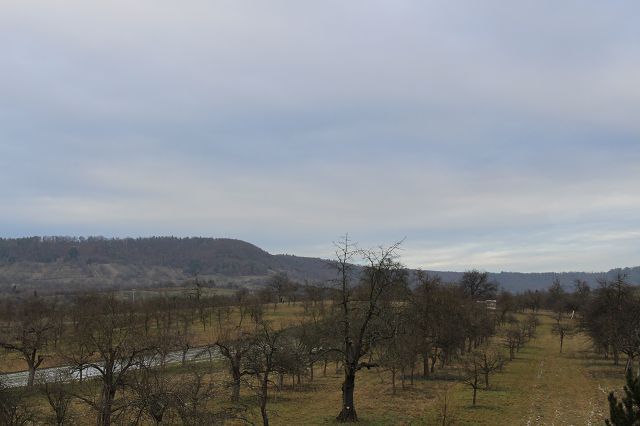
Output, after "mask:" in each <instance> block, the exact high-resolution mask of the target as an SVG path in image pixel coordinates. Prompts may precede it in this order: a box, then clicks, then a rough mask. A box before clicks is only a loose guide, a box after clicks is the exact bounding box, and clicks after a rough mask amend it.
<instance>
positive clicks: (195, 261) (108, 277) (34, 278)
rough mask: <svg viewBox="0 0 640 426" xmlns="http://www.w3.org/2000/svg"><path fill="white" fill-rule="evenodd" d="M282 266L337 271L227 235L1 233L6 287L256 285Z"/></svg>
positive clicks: (316, 273)
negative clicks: (10, 235) (7, 235)
mask: <svg viewBox="0 0 640 426" xmlns="http://www.w3.org/2000/svg"><path fill="white" fill-rule="evenodd" d="M277 272H286V273H287V274H288V275H289V277H291V278H292V279H295V280H298V281H305V280H307V281H326V280H327V279H330V278H332V277H333V276H334V273H333V272H332V270H331V268H330V267H329V266H328V262H327V261H326V260H322V259H318V258H307V257H298V256H290V255H272V254H269V253H267V252H266V251H264V250H262V249H260V248H258V247H256V246H255V245H253V244H250V243H247V242H244V241H240V240H233V239H226V238H175V237H152V238H135V239H134V238H125V239H108V238H102V237H89V238H70V237H31V238H18V239H0V292H1V291H3V290H4V291H6V290H8V289H9V290H10V289H12V288H14V287H20V288H22V289H25V288H26V289H39V290H43V291H44V290H48V289H54V288H55V289H60V288H64V289H68V290H73V289H83V288H91V287H93V288H113V287H116V288H117V287H120V288H131V287H149V286H164V285H170V284H180V283H182V282H184V281H186V280H189V279H193V277H195V276H196V275H197V276H198V277H199V278H201V279H203V280H214V281H215V282H217V283H218V284H222V285H224V284H253V285H258V284H260V283H263V282H264V281H266V280H267V279H268V277H269V276H270V275H272V274H275V273H277Z"/></svg>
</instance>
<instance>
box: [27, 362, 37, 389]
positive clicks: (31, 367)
mask: <svg viewBox="0 0 640 426" xmlns="http://www.w3.org/2000/svg"><path fill="white" fill-rule="evenodd" d="M35 378H36V367H35V366H34V365H32V364H29V379H28V380H27V387H28V388H29V389H31V388H32V387H33V382H34V381H35Z"/></svg>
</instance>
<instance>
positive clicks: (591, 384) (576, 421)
mask: <svg viewBox="0 0 640 426" xmlns="http://www.w3.org/2000/svg"><path fill="white" fill-rule="evenodd" d="M265 316H266V317H267V318H268V319H269V320H271V321H272V322H273V323H274V325H275V326H276V327H285V326H287V325H289V324H291V323H292V322H295V321H298V320H299V318H300V317H301V316H302V308H301V307H300V306H293V305H291V306H287V305H280V306H279V307H278V309H277V310H275V311H274V310H273V309H265ZM539 318H540V320H541V322H542V323H541V325H540V326H539V327H538V333H537V338H536V339H534V340H532V341H530V342H528V343H527V344H526V345H525V346H524V347H523V348H522V349H521V350H520V352H519V353H518V354H517V356H516V359H515V360H513V361H511V362H508V363H507V364H506V366H505V368H504V369H503V371H502V372H500V373H497V374H495V375H494V376H493V377H492V380H491V386H490V389H488V390H484V389H483V390H480V391H479V393H478V400H477V405H476V406H475V407H474V406H472V405H471V397H472V392H471V389H470V388H469V387H467V386H465V385H464V384H462V383H460V382H459V381H457V380H456V379H457V377H458V372H457V371H456V368H455V367H450V368H446V369H444V370H436V373H435V374H434V375H432V376H430V377H429V378H427V379H423V378H422V377H418V375H416V377H415V380H414V383H413V384H410V383H409V379H408V378H407V380H406V383H405V387H404V389H403V388H402V386H401V382H400V379H398V381H397V393H396V394H395V395H394V394H393V392H392V386H391V376H390V373H389V372H388V371H384V370H382V369H372V370H363V371H361V372H360V373H359V375H358V379H357V383H356V395H355V396H356V408H357V410H358V415H359V417H360V422H361V424H364V425H387V424H404V425H436V424H442V421H441V415H440V413H441V412H442V411H443V409H444V407H445V405H446V409H447V413H448V415H447V418H448V419H449V422H448V424H456V425H458V424H460V425H591V424H603V423H604V419H605V418H606V417H607V415H608V407H607V399H606V398H607V394H608V392H609V391H610V390H612V389H618V388H621V387H622V385H623V366H614V365H612V362H611V361H606V360H603V359H602V358H601V357H600V356H599V355H596V354H594V353H593V352H592V350H591V347H590V342H589V340H588V338H586V337H585V336H583V335H577V336H574V337H572V338H567V339H565V343H564V352H563V353H562V354H561V353H560V352H559V340H558V338H557V336H554V335H552V333H551V326H552V323H553V320H552V318H551V317H550V316H549V315H548V314H545V313H542V314H540V316H539ZM197 327H198V326H197V324H194V328H197ZM200 330H201V331H200V333H199V335H198V336H197V337H198V338H199V339H198V340H200V339H202V340H203V341H204V340H205V339H206V338H207V337H208V338H209V339H210V338H212V337H213V336H211V333H212V332H213V329H211V328H209V329H207V330H206V331H205V330H202V329H201V328H200ZM194 331H195V330H194ZM207 335H208V336H207ZM5 355H6V354H5ZM7 361H9V363H7ZM11 361H13V362H11ZM13 363H15V364H19V361H16V360H15V359H13V360H12V359H11V358H9V359H8V358H6V357H5V358H4V360H3V364H5V365H4V366H3V367H4V369H5V370H6V369H8V368H7V364H13ZM207 365H208V363H203V364H202V365H200V367H199V368H206V369H207V370H208V371H212V375H211V378H212V379H213V380H215V381H216V382H218V383H219V382H222V381H224V380H226V369H225V367H224V365H223V364H222V363H221V361H217V362H216V363H215V365H214V366H207ZM15 366H16V367H17V365H15ZM211 367H213V368H212V369H210V368H211ZM314 372H315V374H314V376H315V379H314V380H313V381H309V380H308V379H306V380H303V383H302V384H295V386H293V385H292V382H291V378H290V377H287V378H286V379H285V385H284V387H283V388H282V389H280V390H279V391H276V390H275V389H274V390H273V391H272V393H271V396H272V398H271V400H270V402H269V406H268V409H269V413H270V416H271V423H272V424H274V425H298V424H304V425H314V424H334V423H335V420H334V417H335V416H336V414H337V413H338V411H339V408H340V398H341V394H340V386H341V382H342V371H341V370H339V371H336V367H335V364H333V363H332V364H329V366H328V369H327V374H326V376H325V375H324V374H323V369H322V366H320V365H319V366H317V367H316V369H315V370H314ZM274 380H275V377H274ZM242 399H243V402H244V403H246V405H247V406H249V407H255V406H256V404H255V395H254V394H252V393H251V391H250V390H249V389H248V388H247V387H246V386H245V387H244V389H243V392H242ZM216 400H217V401H214V402H213V403H214V404H217V403H221V402H222V403H224V401H226V396H225V395H223V394H221V395H220V398H216ZM78 410H79V411H80V412H84V413H86V414H88V416H87V417H84V419H85V420H87V424H90V421H89V419H92V414H90V413H87V411H86V407H82V406H78ZM247 415H248V418H249V419H250V420H252V421H253V422H255V423H256V424H260V423H261V421H260V417H259V412H258V410H257V409H255V408H250V409H249V412H248V413H247ZM80 423H82V422H80ZM80 423H78V424H80Z"/></svg>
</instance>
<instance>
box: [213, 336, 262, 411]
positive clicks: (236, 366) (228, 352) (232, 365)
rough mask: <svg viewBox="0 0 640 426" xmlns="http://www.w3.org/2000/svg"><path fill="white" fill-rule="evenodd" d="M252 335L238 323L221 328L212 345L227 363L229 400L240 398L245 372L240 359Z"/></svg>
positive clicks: (249, 346) (242, 357) (242, 358)
mask: <svg viewBox="0 0 640 426" xmlns="http://www.w3.org/2000/svg"><path fill="white" fill-rule="evenodd" d="M252 341H253V340H252V336H251V334H250V333H248V332H246V331H244V330H243V329H242V327H241V326H240V325H237V326H233V327H231V328H224V329H221V330H220V332H219V335H218V338H217V340H216V342H215V343H214V345H215V346H216V347H218V349H219V350H220V354H221V355H222V356H224V357H225V358H226V359H227V361H228V363H229V373H230V374H231V401H232V402H238V400H239V399H240V383H241V379H242V376H243V375H245V374H247V373H246V372H245V371H243V369H242V361H243V360H244V357H245V355H246V354H247V352H249V350H250V349H251V345H252Z"/></svg>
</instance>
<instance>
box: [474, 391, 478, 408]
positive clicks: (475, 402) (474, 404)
mask: <svg viewBox="0 0 640 426" xmlns="http://www.w3.org/2000/svg"><path fill="white" fill-rule="evenodd" d="M476 393H478V388H477V387H474V388H473V405H476Z"/></svg>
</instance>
